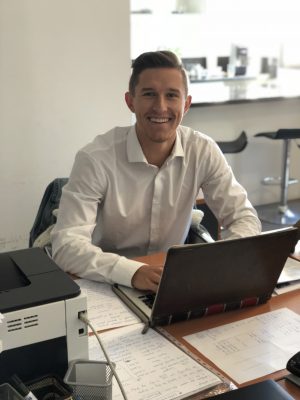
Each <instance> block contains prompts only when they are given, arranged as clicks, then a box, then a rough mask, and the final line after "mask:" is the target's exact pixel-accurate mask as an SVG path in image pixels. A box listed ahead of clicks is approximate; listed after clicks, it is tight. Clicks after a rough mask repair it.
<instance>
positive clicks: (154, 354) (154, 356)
mask: <svg viewBox="0 0 300 400" xmlns="http://www.w3.org/2000/svg"><path fill="white" fill-rule="evenodd" d="M143 326H144V325H143V324H135V325H132V326H128V327H124V328H120V329H115V330H112V331H108V332H104V333H102V334H101V335H100V337H101V339H102V342H103V343H104V346H105V349H106V351H107V352H108V354H109V356H110V358H111V361H112V362H114V363H115V364H116V370H117V373H118V375H119V378H120V380H121V382H122V384H123V386H124V389H125V391H126V394H127V397H128V398H129V399H130V400H169V399H181V398H184V397H186V396H187V394H191V393H195V392H199V391H200V390H204V389H206V388H209V387H212V386H215V385H217V384H219V383H221V380H220V379H219V378H218V377H217V376H216V375H214V374H213V373H212V372H210V371H209V370H207V369H206V368H204V367H203V366H202V365H200V364H199V363H198V362H197V361H195V360H194V359H192V358H191V357H189V356H188V355H187V354H185V353H184V352H183V351H182V350H180V349H179V348H178V347H176V346H175V345H174V344H172V343H171V342H170V341H169V340H167V339H166V338H164V337H163V336H162V335H160V334H159V333H157V332H156V331H154V330H153V329H149V330H148V332H147V333H146V334H141V331H142V329H143ZM89 357H90V359H91V360H104V356H103V355H102V351H101V349H100V346H99V343H98V341H97V339H96V338H95V336H90V337H89ZM113 399H114V400H121V399H123V397H122V394H121V391H120V389H119V387H118V384H117V382H116V380H115V379H113Z"/></svg>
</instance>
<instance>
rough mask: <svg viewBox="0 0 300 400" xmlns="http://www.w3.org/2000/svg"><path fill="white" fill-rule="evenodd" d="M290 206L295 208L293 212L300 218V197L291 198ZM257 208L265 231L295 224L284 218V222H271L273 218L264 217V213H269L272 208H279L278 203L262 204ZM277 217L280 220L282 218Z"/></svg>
mask: <svg viewBox="0 0 300 400" xmlns="http://www.w3.org/2000/svg"><path fill="white" fill-rule="evenodd" d="M288 206H289V207H290V208H291V209H292V210H293V212H294V213H295V215H296V216H297V219H300V199H297V200H290V201H289V202H288ZM255 208H256V211H257V213H258V216H259V218H260V220H261V223H262V229H263V231H269V230H271V229H278V228H282V227H284V226H290V225H293V224H292V223H286V221H284V220H283V222H284V223H283V224H280V223H279V221H277V222H271V220H270V219H269V218H268V217H266V218H264V217H263V215H265V214H266V213H268V212H269V211H270V209H272V210H274V209H275V210H277V204H264V205H262V206H256V207H255ZM278 216H280V214H279V213H278ZM277 219H279V220H280V218H277Z"/></svg>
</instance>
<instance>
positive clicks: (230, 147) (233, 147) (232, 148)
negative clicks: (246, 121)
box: [217, 131, 248, 154]
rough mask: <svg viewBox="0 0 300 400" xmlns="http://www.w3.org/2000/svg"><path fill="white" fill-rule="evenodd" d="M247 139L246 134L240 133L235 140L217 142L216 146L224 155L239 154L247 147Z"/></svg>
mask: <svg viewBox="0 0 300 400" xmlns="http://www.w3.org/2000/svg"><path fill="white" fill-rule="evenodd" d="M247 143H248V139H247V135H246V132H244V131H243V132H242V133H241V134H240V135H239V136H238V137H237V138H236V139H234V140H228V141H224V142H220V141H219V142H217V144H218V146H219V147H220V149H221V150H222V152H223V153H224V154H225V153H239V152H240V151H242V150H244V148H245V147H246V146H247Z"/></svg>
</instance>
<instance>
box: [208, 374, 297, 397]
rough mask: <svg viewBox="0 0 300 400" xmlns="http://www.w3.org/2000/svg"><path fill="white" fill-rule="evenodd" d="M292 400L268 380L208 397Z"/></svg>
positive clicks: (279, 387)
mask: <svg viewBox="0 0 300 400" xmlns="http://www.w3.org/2000/svg"><path fill="white" fill-rule="evenodd" d="M212 399H215V400H254V399H255V400H268V399H270V400H293V397H292V396H290V395H289V394H288V393H287V392H286V391H285V390H284V389H283V388H282V387H281V386H280V385H279V384H278V383H276V382H275V381H272V380H271V379H268V380H266V381H263V382H259V383H255V384H253V385H249V386H245V387H243V388H240V389H237V390H231V391H230V392H226V393H223V394H219V395H217V396H213V397H210V400H212Z"/></svg>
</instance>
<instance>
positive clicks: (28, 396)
mask: <svg viewBox="0 0 300 400" xmlns="http://www.w3.org/2000/svg"><path fill="white" fill-rule="evenodd" d="M11 383H12V384H13V386H14V388H15V389H16V390H17V391H18V392H19V393H20V395H21V396H23V397H24V400H38V399H37V398H36V397H35V395H34V394H33V393H32V392H31V391H30V390H29V389H28V387H27V386H26V385H25V384H24V383H23V382H22V381H21V379H20V378H19V377H18V375H16V374H14V375H12V376H11Z"/></svg>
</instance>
